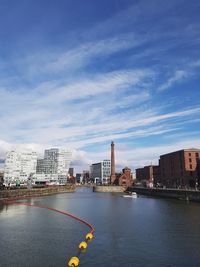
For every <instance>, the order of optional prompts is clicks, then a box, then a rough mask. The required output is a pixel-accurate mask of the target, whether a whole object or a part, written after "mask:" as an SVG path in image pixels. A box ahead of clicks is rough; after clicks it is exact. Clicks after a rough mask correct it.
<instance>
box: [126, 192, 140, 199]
mask: <svg viewBox="0 0 200 267" xmlns="http://www.w3.org/2000/svg"><path fill="white" fill-rule="evenodd" d="M123 197H129V198H137V193H136V192H131V193H128V194H125V195H123Z"/></svg>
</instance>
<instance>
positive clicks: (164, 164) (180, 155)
mask: <svg viewBox="0 0 200 267" xmlns="http://www.w3.org/2000/svg"><path fill="white" fill-rule="evenodd" d="M199 159H200V149H195V148H191V149H183V150H179V151H175V152H172V153H168V154H165V155H161V156H160V160H159V166H160V174H161V183H162V184H163V185H165V186H167V187H175V188H177V187H181V188H185V187H192V188H195V187H196V186H199V185H200V177H199V175H200V172H199Z"/></svg>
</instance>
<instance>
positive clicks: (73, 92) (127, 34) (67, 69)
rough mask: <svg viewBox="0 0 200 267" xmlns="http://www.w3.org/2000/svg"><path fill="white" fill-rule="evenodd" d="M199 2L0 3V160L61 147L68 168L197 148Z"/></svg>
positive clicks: (136, 162) (147, 159) (134, 163)
mask: <svg viewBox="0 0 200 267" xmlns="http://www.w3.org/2000/svg"><path fill="white" fill-rule="evenodd" d="M199 14H200V2H199V1H195V0H193V1H187V0H171V1H167V3H166V1H163V0H152V1H147V0H145V1H144V0H140V1H128V0H127V1H126V0H118V1H117V0H109V1H97V0H90V1H89V0H84V1H81V0H76V1H74V0H73V1H72V0H60V1H56V0H43V1H39V0H24V1H22V0H18V1H13V0H12V1H11V0H0V40H1V42H0V99H1V105H0V119H1V131H0V159H1V161H3V160H4V158H5V153H6V152H7V151H8V150H10V149H11V148H15V147H16V148H18V149H25V148H30V149H33V150H36V151H38V153H41V152H42V151H43V149H44V148H49V147H61V146H62V147H66V148H70V149H72V150H73V152H74V153H73V164H74V166H75V168H76V170H77V171H79V170H81V169H83V168H84V169H85V168H88V164H90V163H92V162H96V161H99V160H102V159H104V158H109V157H110V142H111V140H114V141H115V144H116V161H117V166H118V168H119V169H120V168H122V167H124V166H125V165H128V166H129V167H131V168H132V169H134V168H136V167H139V166H143V165H146V164H150V163H151V162H152V163H155V164H156V163H157V161H158V157H159V155H160V154H164V153H167V152H169V151H174V150H176V149H182V148H190V147H197V148H200V137H199V132H200V90H199V82H200V75H199V72H200V34H199V33H200V18H199Z"/></svg>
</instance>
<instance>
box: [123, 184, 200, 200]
mask: <svg viewBox="0 0 200 267" xmlns="http://www.w3.org/2000/svg"><path fill="white" fill-rule="evenodd" d="M127 190H128V191H132V192H136V193H137V194H139V195H145V196H151V197H164V198H174V199H185V200H191V201H197V202H200V191H198V190H183V189H171V188H166V189H164V188H143V187H129V188H128V189H127Z"/></svg>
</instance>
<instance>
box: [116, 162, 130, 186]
mask: <svg viewBox="0 0 200 267" xmlns="http://www.w3.org/2000/svg"><path fill="white" fill-rule="evenodd" d="M118 181H119V185H120V186H121V185H125V186H131V185H132V184H133V178H132V174H131V169H129V168H128V167H125V168H124V169H122V174H121V176H120V177H119V180H118Z"/></svg>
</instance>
